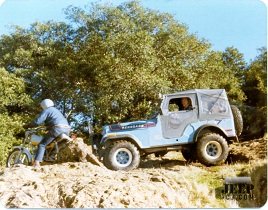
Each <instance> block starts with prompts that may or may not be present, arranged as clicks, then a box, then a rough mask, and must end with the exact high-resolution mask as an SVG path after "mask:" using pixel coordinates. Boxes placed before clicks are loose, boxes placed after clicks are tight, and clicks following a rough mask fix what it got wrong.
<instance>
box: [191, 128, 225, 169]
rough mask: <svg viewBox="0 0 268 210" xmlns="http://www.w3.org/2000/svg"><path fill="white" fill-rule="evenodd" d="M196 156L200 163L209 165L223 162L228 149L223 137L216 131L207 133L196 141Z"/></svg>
mask: <svg viewBox="0 0 268 210" xmlns="http://www.w3.org/2000/svg"><path fill="white" fill-rule="evenodd" d="M196 152H197V158H198V160H199V162H200V163H202V164H204V165H206V166H211V165H219V164H221V163H223V162H224V161H225V160H226V159H227V156H228V153H229V149H228V144H227V141H226V140H225V138H223V137H222V136H220V135H219V134H216V133H209V134H206V135H204V136H202V137H201V138H200V139H198V141H197V151H196Z"/></svg>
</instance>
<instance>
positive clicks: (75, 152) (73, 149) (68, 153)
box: [57, 138, 104, 167]
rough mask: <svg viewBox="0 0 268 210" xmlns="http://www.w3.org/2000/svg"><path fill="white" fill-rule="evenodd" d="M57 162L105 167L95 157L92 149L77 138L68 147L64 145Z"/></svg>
mask: <svg viewBox="0 0 268 210" xmlns="http://www.w3.org/2000/svg"><path fill="white" fill-rule="evenodd" d="M61 147H62V148H61V149H60V151H59V154H58V158H57V162H58V163H65V162H90V163H92V164H94V165H97V166H101V167H104V166H103V164H102V163H101V162H100V161H99V160H98V158H97V157H96V156H95V155H93V153H92V148H91V147H90V146H88V145H87V144H85V143H84V141H83V139H82V138H75V139H74V140H73V141H71V142H70V143H68V144H67V145H62V146H61Z"/></svg>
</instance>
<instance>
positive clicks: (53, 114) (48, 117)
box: [24, 99, 71, 167]
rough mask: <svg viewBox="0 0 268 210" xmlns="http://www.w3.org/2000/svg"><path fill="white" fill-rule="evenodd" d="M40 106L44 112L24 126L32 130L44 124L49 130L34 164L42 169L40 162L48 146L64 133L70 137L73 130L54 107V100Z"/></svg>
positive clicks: (44, 101)
mask: <svg viewBox="0 0 268 210" xmlns="http://www.w3.org/2000/svg"><path fill="white" fill-rule="evenodd" d="M40 105H41V107H42V109H43V111H42V112H41V113H40V114H39V116H38V117H37V118H36V119H35V120H34V121H33V122H32V123H30V124H29V125H26V126H24V127H25V128H30V127H36V126H40V125H42V124H44V125H45V126H46V127H47V129H48V133H47V135H46V136H45V137H44V138H43V140H42V141H41V142H40V144H39V145H38V150H37V153H36V155H35V158H34V163H33V166H34V167H40V162H42V160H43V157H44V153H45V148H46V146H47V145H48V144H49V143H51V142H52V141H53V140H54V139H55V138H56V137H58V136H59V135H60V134H62V133H65V134H66V135H68V136H69V133H70V130H71V127H70V125H69V123H68V121H67V119H66V118H65V117H64V116H63V114H62V113H61V112H60V111H59V110H58V109H56V108H55V107H54V102H53V101H52V100H50V99H45V100H43V101H42V102H41V103H40Z"/></svg>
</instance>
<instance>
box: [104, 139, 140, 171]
mask: <svg viewBox="0 0 268 210" xmlns="http://www.w3.org/2000/svg"><path fill="white" fill-rule="evenodd" d="M103 161H104V165H105V166H106V167H107V168H109V169H112V170H116V171H117V170H125V171H128V170H131V169H134V168H137V167H138V166H139V163H140V153H139V150H138V149H137V147H136V146H135V145H133V144H132V143H130V142H128V141H116V142H114V143H112V144H109V145H108V146H107V148H106V149H105V151H104V159H103Z"/></svg>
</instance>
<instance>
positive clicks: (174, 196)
mask: <svg viewBox="0 0 268 210" xmlns="http://www.w3.org/2000/svg"><path fill="white" fill-rule="evenodd" d="M265 142H266V141H265ZM68 151H69V152H70V151H72V154H73V155H70V153H69V152H68ZM233 151H234V149H233ZM67 154H69V156H67ZM66 157H68V160H69V161H73V162H65V163H63V162H64V159H65V158H66ZM60 160H61V163H57V164H54V165H44V166H42V167H41V168H40V169H33V168H32V167H30V166H23V165H19V166H17V167H13V168H11V169H8V168H6V169H4V170H3V171H2V172H1V175H0V201H1V203H2V204H3V205H4V206H6V207H8V208H40V207H42V208H44V207H47V208H48V207H49V208H116V207H122V208H124V207H127V208H150V207H155V208H165V207H166V208H169V207H172V208H181V207H183V208H189V207H199V208H200V207H239V206H241V205H242V206H247V205H249V204H245V203H244V204H241V203H239V202H237V201H235V200H223V199H221V198H219V196H218V195H217V194H218V193H219V191H220V190H221V188H222V186H223V179H224V178H225V177H227V176H237V175H239V174H242V173H244V175H245V173H248V174H249V175H250V174H251V173H255V175H256V170H255V169H256V165H258V168H259V166H261V167H265V169H266V161H265V160H260V159H259V158H258V159H255V160H253V161H252V160H251V162H244V163H235V164H228V165H223V166H215V167H209V168H208V167H205V166H203V165H201V164H199V163H193V164H191V165H188V164H186V162H185V161H184V160H183V158H182V157H181V154H180V153H179V152H170V153H168V154H167V155H166V156H165V157H163V158H156V157H154V156H151V157H148V158H147V159H146V160H144V161H143V162H142V163H141V166H140V168H139V169H136V170H133V171H128V172H124V171H111V170H108V169H106V168H105V167H104V166H102V164H101V163H99V162H98V160H97V159H95V157H94V156H93V155H92V154H91V150H90V148H89V147H87V146H86V145H85V144H83V142H82V140H77V141H76V142H75V143H74V144H73V145H72V146H70V147H68V148H66V149H65V150H64V152H63V153H62V156H61V158H60ZM264 172H266V170H262V172H257V174H260V173H262V174H263V173H264ZM266 177H267V175H264V176H261V178H260V179H259V180H257V181H256V182H260V181H261V182H265V181H266V183H267V178H266ZM263 184H264V183H262V185H263ZM266 185H267V184H266ZM266 189H267V188H266ZM257 190H258V192H259V191H260V189H257ZM261 190H262V193H260V194H263V193H264V192H266V191H264V189H263V188H262V189H261ZM264 194H265V193H264ZM265 196H266V195H265ZM265 196H264V198H266V197H265ZM258 202H259V203H258V204H257V203H255V204H253V206H254V205H255V206H261V205H262V202H263V198H262V200H261V199H259V200H258Z"/></svg>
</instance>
